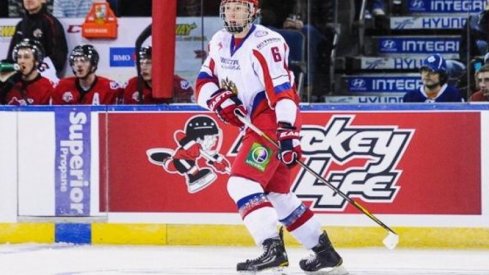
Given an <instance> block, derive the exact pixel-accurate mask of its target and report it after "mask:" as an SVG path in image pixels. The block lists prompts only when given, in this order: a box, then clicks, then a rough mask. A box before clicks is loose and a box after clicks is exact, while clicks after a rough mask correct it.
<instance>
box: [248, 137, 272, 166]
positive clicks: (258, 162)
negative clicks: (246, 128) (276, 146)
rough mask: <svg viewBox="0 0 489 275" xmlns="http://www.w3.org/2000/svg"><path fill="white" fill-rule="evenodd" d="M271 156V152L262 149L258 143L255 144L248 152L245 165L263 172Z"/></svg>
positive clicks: (264, 148)
mask: <svg viewBox="0 0 489 275" xmlns="http://www.w3.org/2000/svg"><path fill="white" fill-rule="evenodd" d="M271 156H272V150H270V149H268V148H266V147H263V146H262V145H261V144H260V143H257V142H255V143H253V145H252V146H251V149H250V151H249V152H248V156H247V157H246V163H247V164H248V165H250V166H253V167H254V168H256V169H258V170H260V171H261V172H263V171H265V169H266V168H267V166H268V163H269V162H270V157H271Z"/></svg>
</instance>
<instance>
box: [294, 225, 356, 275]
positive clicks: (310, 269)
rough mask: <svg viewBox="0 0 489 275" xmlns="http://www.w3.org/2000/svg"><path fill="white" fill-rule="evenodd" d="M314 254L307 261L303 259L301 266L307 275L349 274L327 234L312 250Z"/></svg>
mask: <svg viewBox="0 0 489 275" xmlns="http://www.w3.org/2000/svg"><path fill="white" fill-rule="evenodd" d="M312 251H313V252H314V254H313V255H311V256H310V257H309V258H307V259H302V260H301V261H300V262H299V265H300V267H301V269H302V270H304V272H305V273H306V274H328V275H345V274H348V272H347V271H346V270H345V268H344V267H343V266H342V264H343V259H342V258H341V256H340V255H339V254H338V253H337V252H336V251H335V250H334V248H333V245H332V244H331V241H330V240H329V238H328V235H327V234H326V232H323V234H321V236H320V237H319V244H318V245H316V246H315V247H313V248H312Z"/></svg>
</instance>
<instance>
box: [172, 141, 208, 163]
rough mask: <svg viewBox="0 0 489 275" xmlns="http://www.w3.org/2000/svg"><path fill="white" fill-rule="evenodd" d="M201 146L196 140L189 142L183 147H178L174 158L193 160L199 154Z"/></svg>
mask: <svg viewBox="0 0 489 275" xmlns="http://www.w3.org/2000/svg"><path fill="white" fill-rule="evenodd" d="M201 148H202V146H201V145H200V144H199V143H197V142H190V143H188V144H186V145H185V146H183V147H180V148H178V150H177V152H176V153H175V156H174V158H176V159H188V160H195V159H197V158H198V157H199V156H200V149H201Z"/></svg>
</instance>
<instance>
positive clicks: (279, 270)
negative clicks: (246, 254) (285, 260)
mask: <svg viewBox="0 0 489 275" xmlns="http://www.w3.org/2000/svg"><path fill="white" fill-rule="evenodd" d="M288 271H289V268H288V266H280V267H272V268H267V269H264V270H260V271H251V270H250V271H245V270H242V271H238V273H239V274H243V275H245V274H246V275H255V274H260V275H265V274H272V275H287V274H289V273H288Z"/></svg>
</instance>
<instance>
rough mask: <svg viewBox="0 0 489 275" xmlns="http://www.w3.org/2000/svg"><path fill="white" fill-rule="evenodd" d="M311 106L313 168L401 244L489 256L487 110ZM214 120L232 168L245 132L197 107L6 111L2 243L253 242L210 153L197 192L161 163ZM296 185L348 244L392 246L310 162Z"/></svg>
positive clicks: (0, 117) (308, 137) (216, 138)
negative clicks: (482, 251)
mask: <svg viewBox="0 0 489 275" xmlns="http://www.w3.org/2000/svg"><path fill="white" fill-rule="evenodd" d="M302 110H303V112H304V125H303V130H302V133H301V135H302V143H303V144H302V148H303V151H304V161H305V163H306V164H308V165H309V166H310V167H312V168H313V169H314V170H315V171H317V172H318V173H320V174H321V175H322V176H323V177H325V178H326V179H328V180H329V181H330V182H331V183H332V184H333V185H335V186H338V187H339V189H340V190H341V191H342V192H344V193H346V194H348V195H349V196H350V197H351V198H353V199H354V200H356V201H358V202H359V203H360V204H362V205H363V206H364V207H366V208H367V209H368V210H369V211H370V212H372V213H373V214H374V215H376V216H377V217H378V218H379V219H381V220H382V221H383V222H384V223H386V224H388V225H389V226H391V227H393V228H394V229H395V230H396V231H397V232H398V233H399V235H400V238H401V240H400V244H399V246H400V247H457V248H464V247H471V248H489V211H488V210H489V197H488V196H489V188H488V186H489V172H488V170H489V164H488V163H489V162H488V160H489V148H488V145H487V142H484V141H487V140H488V139H489V136H488V135H489V105H486V104H477V105H475V104H404V105H395V104H392V105H383V104H372V105H340V104H336V105H335V104H330V105H303V106H302ZM202 121H207V122H209V121H211V122H213V123H216V127H215V128H214V130H213V131H212V133H210V135H211V136H213V139H212V140H213V143H212V144H210V145H209V148H208V149H207V151H206V152H208V153H209V154H210V155H216V154H219V155H220V156H222V157H223V158H224V159H225V160H226V161H227V162H229V163H232V161H233V160H234V157H235V156H236V153H237V151H238V150H239V144H240V141H241V140H240V135H239V132H238V130H237V129H235V128H233V127H230V126H227V125H223V124H222V123H220V121H219V120H218V119H217V117H215V116H214V115H213V114H211V113H209V112H206V111H203V110H202V109H200V108H199V107H197V106H195V105H164V106H69V107H60V106H40V107H34V106H29V107H10V106H0V133H1V142H0V175H2V176H1V177H0V242H3V243H19V242H41V243H51V242H72V243H92V244H159V245H183V244H190V245H252V240H251V238H250V237H249V236H248V234H247V232H246V230H245V228H244V227H243V226H242V223H241V219H240V217H239V215H238V214H237V213H236V209H235V205H234V204H233V202H232V201H231V199H230V198H229V197H228V196H227V194H226V179H227V177H228V175H227V174H226V173H223V172H221V171H219V170H218V169H215V168H214V167H213V166H212V165H211V164H210V163H209V161H208V159H206V158H205V157H204V155H201V156H199V157H198V158H197V159H195V160H194V162H195V163H194V164H193V165H195V167H196V169H199V170H208V171H209V173H208V176H206V177H205V178H202V179H201V181H199V182H197V183H198V184H199V188H201V189H198V188H197V189H192V188H193V187H192V188H191V186H192V184H193V183H195V182H192V181H191V179H189V177H188V175H187V174H186V173H185V172H184V171H183V172H182V171H177V170H175V169H172V168H171V165H164V164H163V163H162V162H161V163H160V162H158V161H159V160H158V159H157V158H152V157H151V156H152V154H155V153H156V154H157V153H160V154H161V153H164V154H163V155H164V156H170V158H169V159H170V160H171V161H174V159H172V158H171V156H172V155H174V154H173V153H174V152H175V151H176V149H177V148H178V143H177V142H178V140H180V139H181V138H182V137H184V136H198V135H199V133H198V132H196V131H195V129H194V128H193V127H192V125H194V123H196V122H202ZM206 134H209V133H206ZM250 157H253V158H254V157H257V158H258V159H259V154H257V155H256V156H255V155H252V154H250ZM291 188H292V190H293V191H294V192H295V193H296V194H298V195H299V196H300V197H301V199H303V200H304V202H305V203H306V204H308V205H309V206H310V207H311V209H313V210H314V212H315V213H316V214H317V216H318V218H319V219H320V221H321V223H322V224H323V226H324V227H325V228H328V230H329V232H330V235H332V239H333V240H334V242H335V243H336V244H337V245H338V246H343V247H359V246H381V245H382V243H381V241H382V239H383V238H384V237H385V235H386V234H387V232H386V231H385V230H384V229H382V228H381V227H379V226H377V225H376V224H375V223H374V222H373V221H372V220H370V219H369V218H368V217H367V216H365V215H363V214H361V213H359V212H358V211H357V210H356V209H355V208H354V207H352V206H351V205H349V204H348V203H347V202H346V201H345V200H343V199H342V198H341V197H339V196H338V195H337V194H335V193H334V192H333V191H331V190H330V189H329V188H328V187H326V186H325V185H323V184H321V183H318V182H316V181H315V179H314V178H312V177H311V176H310V175H309V174H308V173H307V172H305V171H303V170H302V169H301V168H299V167H296V168H294V170H293V184H292V187H291ZM286 240H287V243H289V244H297V243H296V242H295V241H294V240H293V239H292V238H291V237H290V235H287V236H286Z"/></svg>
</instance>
